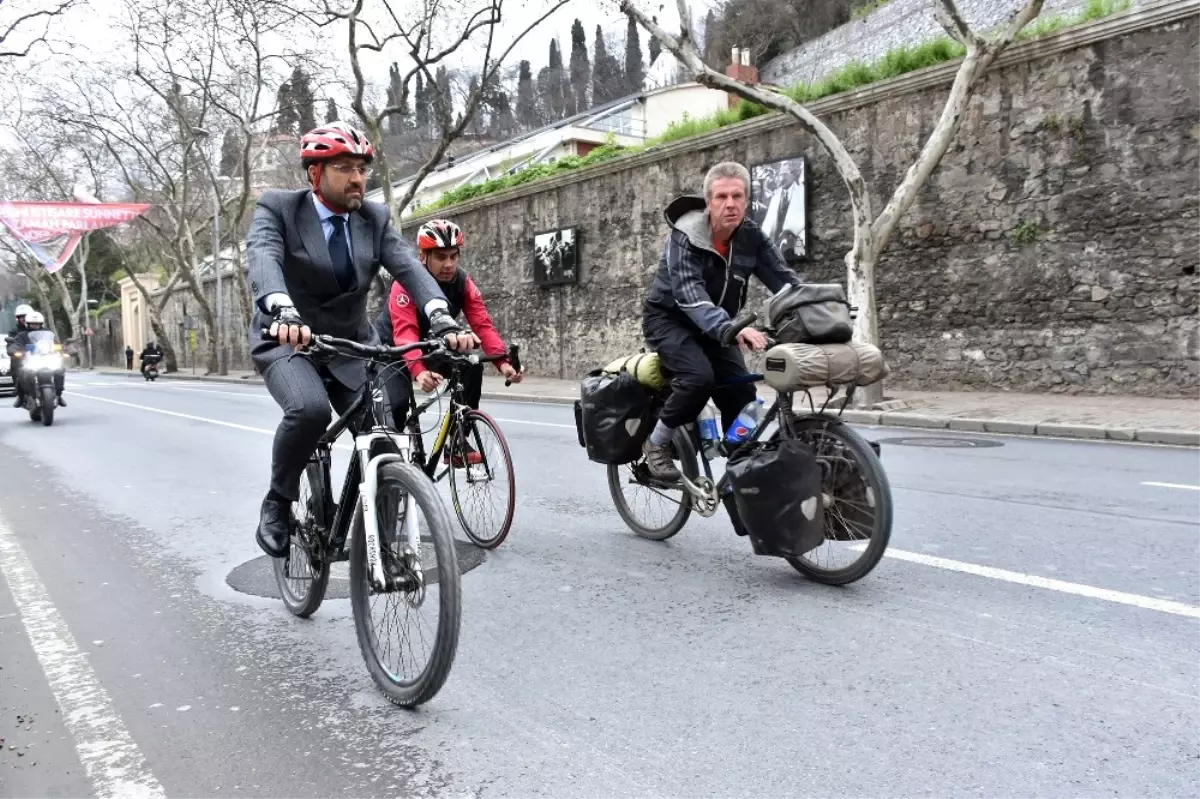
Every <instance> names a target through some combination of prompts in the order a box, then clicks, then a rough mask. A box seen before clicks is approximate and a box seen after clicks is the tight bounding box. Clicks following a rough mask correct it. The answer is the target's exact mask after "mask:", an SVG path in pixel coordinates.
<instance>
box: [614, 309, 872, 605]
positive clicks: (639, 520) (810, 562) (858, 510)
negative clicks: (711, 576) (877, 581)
mask: <svg viewBox="0 0 1200 799" xmlns="http://www.w3.org/2000/svg"><path fill="white" fill-rule="evenodd" d="M757 318H758V316H757V314H755V313H753V312H749V311H746V312H743V313H742V314H739V315H738V317H737V318H736V319H735V320H734V323H733V329H732V330H731V331H730V332H729V333H728V334H727V336H726V337H725V340H724V341H723V343H725V344H726V345H727V346H728V345H730V344H732V343H733V342H734V341H735V340H736V336H737V334H738V333H739V332H741V331H742V330H743V329H745V328H746V327H749V326H750V325H751V324H753V323H754V322H755V321H756V320H757ZM763 332H764V334H765V335H766V336H767V341H768V347H770V346H774V345H775V344H776V343H777V342H776V341H775V339H774V335H773V331H771V330H770V329H767V330H764V331H763ZM763 379H764V377H763V375H762V374H750V375H747V376H746V378H744V380H740V381H738V382H760V381H762V380H763ZM854 388H855V387H854V386H853V385H851V386H848V387H846V388H845V394H844V402H842V403H841V404H840V407H839V408H838V411H837V413H836V414H832V413H829V412H827V411H828V409H829V407H830V406H831V405H832V404H833V402H834V399H835V398H836V397H837V388H833V390H832V391H831V392H830V393H829V394H828V395H827V397H826V399H825V402H824V404H823V405H822V406H821V408H820V409H819V410H818V409H817V408H816V407H815V403H814V401H813V398H812V393H811V391H810V390H805V391H803V392H802V394H803V395H804V396H806V397H807V399H808V412H807V413H805V412H803V409H802V408H801V409H800V410H797V409H795V408H793V397H794V394H793V393H788V392H780V393H778V394H777V396H776V400H775V402H774V403H772V405H771V407H770V408H769V409H768V410H767V412H766V413H765V414H764V416H763V418H762V421H760V422H759V424H758V426H757V427H756V428H755V430H754V433H753V435H751V436H750V437H749V438H748V439H747V440H746V441H743V442H741V443H739V444H734V445H730V444H729V443H727V442H725V441H724V440H722V442H721V445H720V449H719V454H723V455H725V456H726V457H727V458H729V459H733V458H735V457H736V456H737V455H738V454H739V453H740V452H742V451H749V449H750V448H752V447H754V446H755V445H756V444H757V443H758V442H759V441H763V440H765V441H772V440H776V439H778V438H781V437H782V438H788V439H795V440H799V441H802V442H804V443H805V444H806V445H807V446H808V447H809V448H810V449H811V451H812V452H813V454H814V455H815V457H816V459H817V461H818V462H819V463H820V466H821V472H822V475H821V493H822V499H823V505H824V509H825V541H824V543H822V544H821V545H820V546H818V547H817V548H816V549H813V550H810V551H809V552H806V553H804V554H802V555H799V556H797V557H791V556H785V557H784V559H785V560H786V561H787V562H788V563H789V564H791V566H792V567H793V568H794V569H796V571H798V572H800V573H801V574H803V575H804V576H805V577H808V578H809V579H811V580H813V581H815V582H819V583H824V584H826V585H845V584H848V583H852V582H854V581H856V580H861V579H862V578H863V577H865V576H866V575H867V574H869V573H870V572H871V570H872V569H874V568H875V566H876V565H877V564H878V563H879V561H880V559H881V558H882V557H883V554H884V551H885V550H886V549H887V545H888V540H889V539H890V537H891V531H892V494H891V487H890V485H889V483H888V479H887V474H886V473H885V472H884V469H883V464H882V462H881V461H880V459H879V448H878V444H876V443H875V442H868V441H867V440H866V439H864V438H863V437H862V436H860V435H859V434H858V433H857V432H855V431H854V430H852V429H851V428H850V427H848V426H847V425H846V424H845V423H844V422H843V421H842V419H841V414H842V411H843V410H844V409H845V407H846V406H847V405H849V404H850V401H851V400H852V399H853V396H854ZM665 399H666V395H665V393H660V394H658V395H656V396H655V397H654V398H653V400H652V406H653V407H654V416H655V418H657V415H658V411H659V410H661V407H662V403H663V402H664V401H665ZM772 425H774V429H773V430H772V431H771V432H770V434H769V435H768V434H767V430H768V428H770V427H771V426H772ZM672 446H673V447H674V448H675V454H676V455H677V456H678V460H679V467H680V468H679V471H680V473H681V479H680V480H679V481H678V482H675V483H668V482H663V481H660V480H657V479H655V478H654V477H652V476H651V474H650V470H649V467H648V466H647V465H646V461H645V458H644V457H642V458H639V459H638V460H636V461H634V462H633V463H630V464H626V465H623V466H614V465H609V466H608V486H609V492H610V493H611V495H612V498H613V503H614V504H615V505H616V507H617V513H618V514H619V515H620V516H621V519H622V520H623V521H624V522H625V524H626V525H628V526H629V528H630V529H631V530H632V531H633V532H634V533H636V534H637V535H639V536H641V537H642V538H648V539H650V540H653V541H665V540H667V539H668V538H671V537H672V536H674V535H676V534H677V533H678V532H679V531H680V530H682V529H683V526H684V525H685V524H686V523H687V520H688V518H689V517H690V516H691V515H692V513H693V512H695V513H698V514H700V515H701V516H703V517H706V518H707V517H711V516H713V515H715V514H716V512H717V508H718V505H722V504H723V505H724V506H725V510H726V512H727V513H728V514H729V516H730V519H731V521H732V522H733V526H734V530H735V532H737V533H738V534H739V535H746V531H745V530H744V528H743V527H742V524H741V519H740V518H739V516H738V512H737V507H736V505H735V503H734V498H733V492H732V487H731V486H730V483H729V475H728V472H726V473H725V474H724V475H722V476H721V478H720V480H718V481H716V482H714V480H713V469H712V458H710V456H709V455H708V454H707V453H706V452H704V451H703V449H702V446H701V441H700V438H699V433H698V431H697V429H696V425H695V424H694V423H692V424H688V425H684V426H682V427H680V428H679V429H678V430H676V431H675V436H674V438H673V440H672ZM698 462H699V464H698ZM701 466H702V467H703V474H701ZM627 492H628V495H627ZM656 502H657V503H659V504H660V505H661V506H662V507H664V508H665V509H666V510H665V511H664V513H663V515H662V517H661V518H647V517H649V516H650V515H651V510H652V508H651V506H652V504H654V503H656ZM635 506H637V508H640V509H641V511H640V512H639V510H637V508H635ZM842 545H845V546H842ZM843 551H844V552H847V553H850V554H852V555H853V559H852V560H850V561H849V562H847V563H845V564H841V565H834V564H832V563H831V562H830V561H831V560H832V556H833V555H835V554H837V553H840V552H843Z"/></svg>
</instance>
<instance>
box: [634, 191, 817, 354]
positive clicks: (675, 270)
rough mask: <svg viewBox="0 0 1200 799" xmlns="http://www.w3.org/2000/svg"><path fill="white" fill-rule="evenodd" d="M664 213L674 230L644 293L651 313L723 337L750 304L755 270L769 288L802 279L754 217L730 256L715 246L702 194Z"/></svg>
mask: <svg viewBox="0 0 1200 799" xmlns="http://www.w3.org/2000/svg"><path fill="white" fill-rule="evenodd" d="M663 216H664V217H666V220H667V224H668V225H670V226H671V233H670V235H668V236H667V241H666V244H664V245H663V251H662V256H661V258H660V259H659V262H658V273H657V274H656V275H655V276H654V282H653V283H652V284H651V286H650V294H649V295H648V296H647V297H646V304H645V311H646V312H647V313H655V312H657V313H660V314H662V313H665V314H666V315H668V316H671V317H674V318H676V319H677V320H678V321H680V322H681V323H683V324H685V325H687V326H690V327H693V328H695V329H696V330H697V331H698V332H700V333H702V334H704V335H706V336H711V337H712V338H715V339H718V340H719V339H720V338H721V335H722V334H723V333H724V332H725V331H727V330H728V329H729V326H730V324H731V323H732V319H733V317H735V316H737V314H738V312H739V311H741V310H742V307H743V306H744V305H745V304H746V293H747V291H748V289H749V284H750V276H751V275H756V276H757V277H758V279H759V280H761V281H762V282H763V283H764V284H765V285H766V287H767V288H768V289H769V290H770V291H771V293H775V292H777V291H779V290H780V289H781V288H783V287H784V286H786V285H788V284H789V283H794V284H799V283H800V278H799V276H797V275H796V273H795V272H793V271H792V270H791V269H790V268H789V267H788V265H787V263H786V262H785V261H784V260H783V256H782V255H780V253H779V250H778V249H776V248H775V245H773V244H771V242H769V241H768V240H767V237H766V236H764V235H763V232H762V229H761V228H759V226H758V225H757V224H755V223H754V221H753V220H751V219H746V220H745V221H744V222H742V224H741V225H739V226H738V228H737V230H735V231H734V233H733V240H732V242H731V244H730V247H729V259H728V260H726V259H725V258H723V257H721V255H720V254H719V253H718V252H717V249H716V247H714V246H713V241H712V228H711V227H710V226H709V223H708V214H707V212H706V211H705V202H704V198H703V197H699V196H696V195H686V194H685V195H684V196H682V197H679V198H677V199H676V200H674V201H673V202H672V203H671V204H670V205H668V206H667V210H666V211H665V212H664V213H663Z"/></svg>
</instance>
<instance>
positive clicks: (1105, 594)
mask: <svg viewBox="0 0 1200 799" xmlns="http://www.w3.org/2000/svg"><path fill="white" fill-rule="evenodd" d="M853 548H854V549H859V550H862V549H865V548H866V547H865V546H864V545H857V546H855V547H853ZM884 555H885V557H889V558H895V559H896V560H903V561H906V562H908V563H918V564H920V565H922V566H933V567H934V568H937V569H947V570H949V571H956V572H961V573H963V574H973V575H975V576H976V577H987V578H989V579H992V580H1003V581H1004V582H1006V583H1016V584H1017V585H1028V586H1032V587H1034V588H1046V589H1049V590H1051V591H1058V592H1060V593H1064V594H1074V595H1076V596H1084V597H1088V598H1090V599H1103V600H1105V601H1106V602H1116V603H1118V604H1121V605H1132V606H1133V607H1135V608H1143V609H1144V610H1156V611H1158V612H1160V613H1172V614H1174V615H1176V616H1186V617H1188V618H1190V619H1200V607H1197V606H1196V605H1188V604H1185V603H1183V602H1173V601H1171V600H1169V599H1156V598H1154V597H1149V596H1141V595H1139V594H1127V593H1125V592H1124V591H1113V590H1111V589H1108V588H1096V587H1095V586H1091V585H1082V584H1081V583H1069V582H1066V581H1065V580H1055V579H1052V578H1050V577H1038V576H1037V575H1034V574H1025V573H1023V572H1014V571H1008V570H1007V569H997V568H995V567H992V566H979V565H977V564H974V563H964V562H963V561H961V560H950V559H949V558H938V557H935V556H933V555H923V554H921V553H919V552H905V551H904V550H902V549H888V550H887V551H886V552H885V553H884Z"/></svg>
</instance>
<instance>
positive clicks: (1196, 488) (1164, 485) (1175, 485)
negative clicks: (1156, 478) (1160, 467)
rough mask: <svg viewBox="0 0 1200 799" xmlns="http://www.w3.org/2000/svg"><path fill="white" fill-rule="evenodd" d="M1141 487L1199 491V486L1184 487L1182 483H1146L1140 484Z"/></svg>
mask: <svg viewBox="0 0 1200 799" xmlns="http://www.w3.org/2000/svg"><path fill="white" fill-rule="evenodd" d="M1142 485H1144V486H1154V487H1156V488H1182V489H1184V490H1186V491H1200V486H1190V485H1184V484H1183V483H1155V482H1149V481H1148V482H1145V483H1142Z"/></svg>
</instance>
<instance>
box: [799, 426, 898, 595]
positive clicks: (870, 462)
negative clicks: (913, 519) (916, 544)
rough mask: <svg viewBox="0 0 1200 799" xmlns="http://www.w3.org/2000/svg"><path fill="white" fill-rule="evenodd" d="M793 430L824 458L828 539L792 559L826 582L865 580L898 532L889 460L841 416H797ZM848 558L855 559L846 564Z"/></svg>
mask: <svg viewBox="0 0 1200 799" xmlns="http://www.w3.org/2000/svg"><path fill="white" fill-rule="evenodd" d="M792 433H793V437H794V438H795V439H797V440H799V441H803V442H804V443H805V444H807V445H808V446H810V447H811V448H812V451H813V453H814V454H815V455H816V456H817V459H818V460H819V461H820V462H821V469H822V479H821V490H822V493H823V494H824V505H825V542H824V543H823V544H821V546H819V547H817V548H816V549H813V550H811V551H809V552H806V553H804V554H803V555H801V556H799V557H795V558H787V562H788V563H790V564H791V565H792V568H794V569H795V570H796V571H798V572H800V573H801V574H803V575H804V576H805V577H807V578H809V579H810V580H813V581H815V582H818V583H824V584H825V585H846V584H847V583H852V582H854V581H856V580H861V579H862V578H863V577H866V576H867V575H868V574H869V573H870V572H871V570H872V569H874V568H875V566H877V565H878V564H879V561H880V559H881V558H882V557H883V553H884V551H885V550H886V549H887V545H888V540H889V539H890V538H891V535H892V490H891V486H890V484H889V483H888V479H887V474H886V473H885V472H884V470H883V464H882V463H880V461H879V457H878V456H877V455H876V454H875V450H873V449H872V448H871V445H870V444H869V443H868V442H867V440H866V439H864V438H863V437H862V436H860V435H859V434H858V433H856V432H855V431H854V430H852V429H851V428H849V427H847V426H846V425H845V424H843V423H842V422H841V421H839V420H837V419H833V418H823V417H808V418H801V419H796V420H795V421H794V422H793V423H792ZM845 556H852V557H851V558H849V559H848V560H846V562H841V561H842V558H843V557H845Z"/></svg>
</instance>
